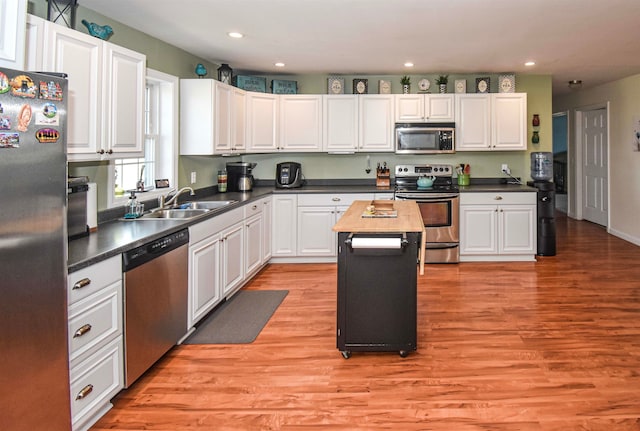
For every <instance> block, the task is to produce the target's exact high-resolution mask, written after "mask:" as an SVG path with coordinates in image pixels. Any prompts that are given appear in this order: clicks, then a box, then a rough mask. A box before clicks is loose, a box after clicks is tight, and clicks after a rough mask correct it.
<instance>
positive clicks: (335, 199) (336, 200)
mask: <svg viewBox="0 0 640 431" xmlns="http://www.w3.org/2000/svg"><path fill="white" fill-rule="evenodd" d="M331 200H332V201H334V202H340V198H332V199H331Z"/></svg>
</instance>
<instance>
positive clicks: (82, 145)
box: [29, 22, 146, 161]
mask: <svg viewBox="0 0 640 431" xmlns="http://www.w3.org/2000/svg"><path fill="white" fill-rule="evenodd" d="M45 41H46V42H45V43H46V46H45V50H44V56H43V69H46V70H48V71H52V72H64V73H66V74H67V75H68V89H69V91H68V93H69V95H68V98H67V112H68V120H67V153H68V157H69V160H70V161H78V160H97V159H101V158H103V157H107V158H112V157H136V156H142V155H143V152H144V151H143V149H144V137H143V125H144V88H145V70H146V69H145V68H146V64H145V63H146V57H145V56H144V55H143V54H140V53H137V52H134V51H131V50H128V49H126V48H122V47H119V46H116V45H113V44H111V43H109V42H104V41H102V40H100V39H98V38H95V37H92V36H89V35H87V34H84V33H81V32H79V31H75V30H72V29H69V28H67V27H63V26H60V25H57V24H53V23H50V22H47V23H46V24H45ZM31 55H32V54H31V53H30V54H29V57H30V56H31Z"/></svg>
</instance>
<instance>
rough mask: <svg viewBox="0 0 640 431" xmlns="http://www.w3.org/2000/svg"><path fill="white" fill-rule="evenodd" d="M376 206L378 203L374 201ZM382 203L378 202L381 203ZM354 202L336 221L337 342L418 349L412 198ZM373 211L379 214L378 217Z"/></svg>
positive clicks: (345, 346) (418, 237)
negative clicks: (383, 202)
mask: <svg viewBox="0 0 640 431" xmlns="http://www.w3.org/2000/svg"><path fill="white" fill-rule="evenodd" d="M373 204H374V205H375V204H376V203H375V202H373ZM381 204H382V203H381ZM371 205H372V202H371V201H355V202H353V204H352V205H351V206H350V207H349V209H348V210H347V211H346V213H345V214H344V215H343V216H342V218H341V219H340V220H339V221H338V222H337V223H336V224H335V226H334V227H333V230H334V231H335V232H337V233H338V301H337V302H338V306H337V308H338V311H337V321H338V330H337V347H338V349H339V350H340V351H341V353H342V355H343V357H344V358H345V359H347V358H349V357H350V356H351V352H352V351H398V352H399V353H400V356H402V357H405V356H407V354H408V352H409V351H411V350H415V349H416V347H417V346H416V332H417V328H416V325H417V318H416V307H417V305H416V304H417V297H416V296H417V272H418V268H417V265H416V258H417V257H418V247H419V245H420V248H421V252H423V251H424V234H423V232H424V223H423V221H422V217H421V216H420V211H419V209H418V205H417V204H416V202H414V201H393V202H390V203H386V205H387V206H388V207H389V208H390V209H388V210H386V211H384V212H383V211H379V210H377V209H376V210H373V211H371V208H370V206H371ZM376 215H377V217H376Z"/></svg>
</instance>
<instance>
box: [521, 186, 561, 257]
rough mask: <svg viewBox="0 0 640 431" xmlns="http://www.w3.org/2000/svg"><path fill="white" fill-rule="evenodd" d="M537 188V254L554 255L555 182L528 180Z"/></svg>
mask: <svg viewBox="0 0 640 431" xmlns="http://www.w3.org/2000/svg"><path fill="white" fill-rule="evenodd" d="M527 185H528V186H530V187H535V188H537V189H538V193H537V211H538V252H537V255H538V256H555V255H556V221H555V215H554V214H555V208H556V204H555V201H556V199H555V196H556V192H555V184H554V183H552V182H551V181H528V182H527Z"/></svg>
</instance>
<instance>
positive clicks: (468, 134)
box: [455, 94, 491, 151]
mask: <svg viewBox="0 0 640 431" xmlns="http://www.w3.org/2000/svg"><path fill="white" fill-rule="evenodd" d="M455 115H456V151H486V150H489V149H490V146H491V125H490V122H489V121H490V117H491V95H490V94H457V95H456V108H455Z"/></svg>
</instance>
